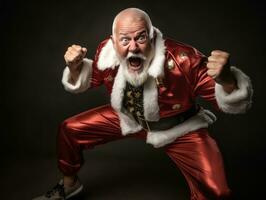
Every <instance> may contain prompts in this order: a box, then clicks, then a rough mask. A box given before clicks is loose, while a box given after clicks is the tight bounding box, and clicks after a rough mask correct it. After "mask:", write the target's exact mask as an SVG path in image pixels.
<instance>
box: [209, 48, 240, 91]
mask: <svg viewBox="0 0 266 200" xmlns="http://www.w3.org/2000/svg"><path fill="white" fill-rule="evenodd" d="M229 57H230V55H229V53H227V52H225V51H221V50H214V51H212V52H211V56H209V57H208V63H207V68H208V71H207V74H208V75H209V76H210V77H212V78H213V79H214V80H215V81H216V82H217V83H219V84H221V85H222V86H223V88H224V89H225V91H227V92H228V93H230V92H232V91H233V90H234V89H235V88H236V82H235V79H234V77H233V75H232V73H231V70H230V63H229Z"/></svg>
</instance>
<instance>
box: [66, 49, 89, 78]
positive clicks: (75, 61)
mask: <svg viewBox="0 0 266 200" xmlns="http://www.w3.org/2000/svg"><path fill="white" fill-rule="evenodd" d="M86 53H87V49H86V48H84V47H81V46H79V45H75V44H73V45H72V46H71V47H68V49H67V51H66V53H65V55H64V58H65V61H66V65H67V66H68V68H69V71H70V74H71V78H72V83H75V82H76V81H77V79H78V77H79V74H80V71H81V66H82V60H83V58H84V57H85V55H86Z"/></svg>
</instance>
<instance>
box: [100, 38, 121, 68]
mask: <svg viewBox="0 0 266 200" xmlns="http://www.w3.org/2000/svg"><path fill="white" fill-rule="evenodd" d="M118 65H119V59H118V58H117V55H116V52H115V49H114V46H113V42H112V40H111V39H109V40H108V42H107V43H106V45H105V46H104V47H103V48H102V50H101V53H100V55H99V59H98V68H99V69H100V70H102V71H103V70H105V69H107V68H112V69H114V68H115V66H118Z"/></svg>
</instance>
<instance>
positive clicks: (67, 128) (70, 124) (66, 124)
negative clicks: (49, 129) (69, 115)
mask: <svg viewBox="0 0 266 200" xmlns="http://www.w3.org/2000/svg"><path fill="white" fill-rule="evenodd" d="M78 130H79V126H78V124H77V122H75V121H73V120H69V119H67V120H65V121H63V122H62V123H61V124H60V133H75V132H77V131H78Z"/></svg>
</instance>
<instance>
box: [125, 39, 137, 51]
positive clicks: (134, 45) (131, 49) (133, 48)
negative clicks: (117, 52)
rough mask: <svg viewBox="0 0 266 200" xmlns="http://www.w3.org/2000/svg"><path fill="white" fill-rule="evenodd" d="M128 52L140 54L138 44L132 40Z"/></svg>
mask: <svg viewBox="0 0 266 200" xmlns="http://www.w3.org/2000/svg"><path fill="white" fill-rule="evenodd" d="M128 50H129V51H130V52H132V53H138V52H139V46H138V43H137V42H136V41H135V40H131V41H130V44H129V48H128Z"/></svg>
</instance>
